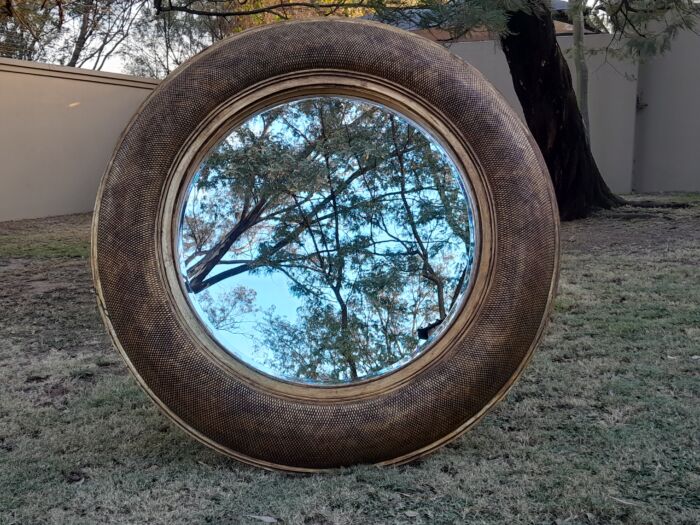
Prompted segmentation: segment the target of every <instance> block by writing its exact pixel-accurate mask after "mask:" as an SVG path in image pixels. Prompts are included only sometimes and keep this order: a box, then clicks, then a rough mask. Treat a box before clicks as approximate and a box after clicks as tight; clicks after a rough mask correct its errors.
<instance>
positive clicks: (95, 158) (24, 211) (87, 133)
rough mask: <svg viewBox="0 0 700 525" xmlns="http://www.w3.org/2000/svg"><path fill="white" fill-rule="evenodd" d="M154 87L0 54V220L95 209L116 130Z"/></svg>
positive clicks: (152, 83) (149, 83)
mask: <svg viewBox="0 0 700 525" xmlns="http://www.w3.org/2000/svg"><path fill="white" fill-rule="evenodd" d="M156 85H157V81H155V80H148V79H141V78H135V77H130V76H127V75H116V74H107V73H99V72H94V71H89V70H83V69H75V68H68V67H60V66H48V65H44V64H37V63H33V62H24V61H19V60H9V59H2V58H0V159H2V162H1V163H0V221H2V220H10V219H25V218H33V217H46V216H51V215H63V214H68V213H78V212H85V211H90V210H92V208H93V206H94V202H95V195H96V194H97V186H98V184H99V180H100V177H101V176H102V173H103V172H104V170H105V166H106V164H107V161H108V160H109V157H110V155H111V153H112V150H113V149H114V145H115V143H116V141H117V139H118V138H119V135H120V134H121V132H122V130H123V129H124V126H126V124H127V122H128V121H129V119H130V118H131V115H132V114H133V113H134V111H136V108H137V107H138V106H139V104H141V102H142V101H143V100H144V99H145V98H146V96H147V95H148V94H149V93H150V92H151V91H152V90H153V88H154V87H155V86H156Z"/></svg>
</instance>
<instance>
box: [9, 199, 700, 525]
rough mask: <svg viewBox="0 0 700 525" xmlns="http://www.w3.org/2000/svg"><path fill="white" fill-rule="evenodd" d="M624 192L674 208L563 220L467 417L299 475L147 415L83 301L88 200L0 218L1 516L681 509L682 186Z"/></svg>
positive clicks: (694, 399) (686, 242)
mask: <svg viewBox="0 0 700 525" xmlns="http://www.w3.org/2000/svg"><path fill="white" fill-rule="evenodd" d="M635 198H637V197H631V199H635ZM639 198H642V197H639ZM643 198H645V199H646V198H650V199H652V200H656V201H658V202H665V201H668V200H674V201H685V202H687V203H688V204H689V206H688V207H686V208H678V209H667V208H664V209H660V208H659V209H654V208H647V207H645V208H635V207H625V208H621V209H618V210H614V211H610V212H603V213H600V214H598V215H596V216H595V217H593V218H591V219H587V220H583V221H579V222H574V223H566V224H564V225H563V226H562V248H563V253H562V274H561V281H560V291H559V295H558V299H557V302H556V307H555V311H554V314H553V319H552V322H551V324H550V326H549V329H548V330H547V334H546V336H545V338H544V341H543V344H542V345H541V346H540V348H539V350H538V351H537V352H536V354H535V356H534V359H533V361H532V363H531V364H530V366H529V367H528V369H527V370H526V371H525V373H524V375H523V377H522V379H521V380H520V381H519V382H518V384H517V385H516V386H515V388H514V389H513V391H512V392H511V394H510V395H509V396H508V397H507V399H506V400H505V402H504V403H502V404H500V405H499V406H498V407H496V409H495V410H494V411H493V412H492V413H490V414H489V415H488V416H487V417H486V418H485V419H484V420H483V421H482V422H481V423H480V424H479V425H478V426H476V427H475V428H474V429H473V430H472V431H470V432H469V433H467V434H466V435H464V436H463V437H461V438H460V439H458V440H457V441H455V442H454V443H452V444H451V445H449V446H448V447H446V448H444V449H442V450H441V451H439V452H437V453H436V454H433V455H431V456H429V457H427V458H425V459H424V460H422V461H420V462H417V463H414V464H411V465H407V466H402V467H394V468H376V467H368V466H363V467H356V468H351V469H345V470H341V471H338V472H333V473H329V474H321V475H308V476H296V475H288V474H281V473H274V472H266V471H262V470H258V469H255V468H251V467H247V466H245V465H242V464H239V463H237V462H235V461H233V460H229V459H227V458H224V457H221V456H218V455H217V454H215V453H214V452H212V451H210V450H208V449H206V448H205V447H204V446H202V445H200V444H198V443H196V442H194V441H192V440H191V439H189V438H188V437H187V436H185V435H184V434H183V433H182V432H181V431H180V430H179V429H177V428H176V427H174V426H173V425H172V424H171V423H169V421H168V420H167V419H166V418H165V416H163V415H161V414H160V413H159V412H158V410H157V409H156V408H155V407H154V406H153V404H152V403H151V402H150V400H149V399H148V398H147V396H146V395H145V394H144V393H143V392H142V391H141V390H140V389H139V388H138V387H137V385H136V383H135V381H134V380H133V379H132V378H131V377H130V376H129V375H128V373H127V371H126V366H125V365H124V364H123V363H122V361H121V360H120V358H119V356H118V355H117V353H116V351H114V350H113V349H112V348H111V345H110V343H109V341H108V338H107V336H106V334H105V332H104V328H103V326H102V323H101V321H100V319H99V316H98V314H97V311H96V307H95V299H94V295H93V292H92V287H91V279H90V271H89V261H88V259H87V257H88V251H89V241H88V239H89V223H90V217H89V216H88V215H78V216H67V217H58V218H52V219H43V220H36V221H21V222H9V223H0V276H2V281H3V283H4V286H3V287H2V290H0V312H2V315H0V365H1V366H0V384H1V385H2V395H1V396H0V523H3V524H4V523H8V524H13V523H18V524H19V523H22V524H24V523H74V524H82V523H84V524H90V523H104V522H109V523H143V522H148V523H168V524H175V523H217V524H221V523H224V524H225V523H236V524H237V523H251V524H255V523H263V522H275V521H273V520H276V521H277V522H279V523H337V524H345V523H347V524H350V523H472V522H473V523H493V524H500V523H558V524H559V523H577V524H587V523H601V524H602V523H605V524H608V523H659V524H670V523H674V524H675V523H687V524H690V523H697V519H698V513H699V509H700V500H699V499H698V493H700V490H699V489H700V486H699V484H698V476H697V472H698V468H699V466H700V461H699V457H698V450H700V442H699V441H700V408H699V403H698V398H700V386H699V382H698V370H699V367H700V357H699V356H700V314H699V313H698V306H697V305H698V304H700V280H699V279H698V270H697V261H698V260H699V259H700V196H698V195H673V196H668V197H665V196H661V197H660V196H644V197H643Z"/></svg>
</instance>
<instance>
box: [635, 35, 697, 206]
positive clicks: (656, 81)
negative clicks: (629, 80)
mask: <svg viewBox="0 0 700 525" xmlns="http://www.w3.org/2000/svg"><path fill="white" fill-rule="evenodd" d="M698 86H700V36H698V35H696V34H694V33H691V32H686V33H683V34H681V35H679V36H678V38H677V39H676V40H675V41H674V42H673V44H672V47H671V51H670V52H669V53H667V54H665V55H662V56H660V57H657V58H655V59H653V60H651V61H649V62H648V63H646V64H643V65H642V66H640V69H639V112H638V114H637V137H636V144H635V157H636V158H635V172H634V184H633V188H634V190H635V191H640V192H642V191H700V96H699V95H700V87H698Z"/></svg>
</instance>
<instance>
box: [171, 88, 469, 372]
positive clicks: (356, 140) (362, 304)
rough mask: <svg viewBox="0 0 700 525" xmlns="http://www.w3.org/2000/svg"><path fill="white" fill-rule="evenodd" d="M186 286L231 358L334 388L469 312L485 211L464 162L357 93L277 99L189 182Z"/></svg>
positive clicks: (414, 347)
mask: <svg viewBox="0 0 700 525" xmlns="http://www.w3.org/2000/svg"><path fill="white" fill-rule="evenodd" d="M184 191H185V195H184V198H183V199H182V208H181V212H180V222H179V227H178V229H177V231H178V242H177V261H176V264H177V265H178V268H179V272H180V276H181V279H182V284H183V289H184V291H185V293H186V296H187V298H188V300H189V303H190V305H191V307H192V308H193V310H194V311H195V312H196V314H197V316H198V318H199V320H200V321H201V323H202V324H203V325H204V326H205V328H206V330H207V331H208V332H209V334H210V335H211V336H213V338H214V339H215V340H216V341H217V342H218V343H219V345H220V346H221V347H223V348H224V349H225V350H226V351H227V352H228V353H230V354H231V355H233V356H235V357H236V358H238V359H239V360H241V361H243V362H244V363H246V364H248V365H249V366H251V367H253V368H255V369H257V370H259V371H262V372H265V373H267V374H269V375H271V376H273V377H276V378H280V379H286V380H289V381H297V382H304V383H311V384H322V385H335V384H342V383H346V382H352V381H358V380H362V379H366V378H370V377H376V376H378V375H382V374H386V373H388V372H390V371H392V370H395V369H396V368H398V367H400V366H401V365H402V364H405V363H407V362H409V361H410V360H411V359H413V358H414V357H415V356H417V355H418V354H419V353H420V352H421V351H422V350H424V349H425V348H426V347H427V346H429V345H430V343H431V342H432V341H433V340H434V339H436V338H437V337H438V336H439V334H440V333H441V332H442V331H443V330H444V329H445V328H446V327H447V326H448V324H449V322H450V321H451V318H452V314H453V313H454V312H455V310H457V309H458V307H459V306H460V305H461V303H462V300H463V297H464V296H465V294H466V291H467V290H468V289H469V282H470V278H471V274H472V269H473V268H472V266H473V265H472V263H473V260H474V253H475V228H474V219H473V217H474V213H473V210H472V202H471V199H470V197H469V192H468V191H467V190H466V188H465V182H464V179H463V177H462V176H461V175H460V173H459V171H458V170H457V168H456V166H455V163H454V162H453V161H452V159H451V158H450V156H449V155H448V154H447V152H446V151H445V149H444V148H443V147H442V146H441V145H440V144H439V143H438V141H437V140H436V139H435V137H434V136H432V135H431V134H429V133H428V132H426V131H425V130H424V129H421V128H420V127H419V126H417V125H416V124H415V123H413V122H411V121H410V120H409V119H407V118H406V117H404V116H402V115H400V114H398V113H396V112H395V111H392V110H389V109H388V108H386V107H384V106H381V105H379V104H376V103H373V102H370V101H367V100H361V99H356V98H348V97H340V96H317V97H307V98H302V99H297V100H293V101H291V102H286V103H283V104H280V105H277V106H274V107H272V108H268V109H266V110H264V111H262V112H259V113H257V114H256V115H254V116H252V117H251V118H248V119H247V120H245V121H244V122H243V123H241V124H240V125H238V126H236V127H235V128H233V129H231V130H230V131H229V132H228V134H227V135H226V136H225V137H224V138H223V139H222V140H221V141H220V142H219V143H218V144H217V145H216V146H215V147H214V148H213V149H212V150H211V151H210V152H209V154H208V155H207V156H206V157H205V159H204V160H203V161H202V162H201V164H200V165H199V167H198V169H197V170H196V173H195V174H194V175H193V177H192V178H191V179H190V181H189V183H188V184H187V185H186V186H185V189H184Z"/></svg>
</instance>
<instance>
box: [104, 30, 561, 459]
mask: <svg viewBox="0 0 700 525" xmlns="http://www.w3.org/2000/svg"><path fill="white" fill-rule="evenodd" d="M252 52H257V53H259V55H257V56H251V55H250V53H252ZM389 55H391V56H389ZM384 60H386V62H385V61H384ZM324 94H325V95H341V96H354V97H359V98H363V99H367V100H370V101H373V102H377V103H380V104H383V105H385V106H387V107H388V108H390V109H392V110H394V111H396V112H398V113H400V114H403V115H405V116H407V117H408V118H409V119H411V120H413V121H415V122H416V123H418V124H419V125H420V126H422V127H425V128H426V129H427V130H429V131H430V132H431V134H433V135H434V136H435V137H437V138H438V139H439V141H440V142H441V145H442V146H443V147H444V148H445V149H446V150H447V151H448V152H449V154H450V155H451V157H452V158H453V160H454V161H455V163H456V164H457V167H458V168H459V170H460V172H461V173H462V174H463V175H464V176H465V178H466V179H467V182H468V185H467V186H468V187H469V188H470V190H471V192H472V195H471V197H472V199H473V201H474V204H475V208H476V212H477V221H476V224H477V227H478V239H479V242H478V246H477V261H476V271H475V273H474V275H473V277H472V281H473V282H472V284H471V290H470V293H469V295H468V297H467V299H466V300H465V301H463V303H462V305H461V310H460V311H459V313H458V314H457V315H455V318H454V321H453V322H452V324H451V325H450V326H449V327H448V328H447V329H446V330H445V331H444V332H443V333H442V334H441V337H440V338H439V339H438V340H437V341H435V343H434V344H432V345H431V346H430V347H429V348H428V349H427V350H426V351H424V352H423V353H422V354H421V355H419V356H418V357H417V358H416V359H414V360H413V361H410V362H409V363H407V364H406V365H404V366H402V367H400V368H398V369H396V370H394V371H392V372H391V373H388V374H386V375H384V376H380V377H376V378H370V379H367V380H364V381H360V382H357V383H351V384H347V385H340V386H332V387H326V386H323V387H319V386H306V385H301V384H298V383H291V382H287V381H282V380H279V379H275V378H272V377H270V376H267V375H265V374H262V373H260V372H258V371H256V370H254V369H252V368H250V367H249V366H247V365H245V364H244V363H242V362H240V361H238V360H237V359H235V358H233V357H232V356H231V355H230V354H228V353H226V352H225V351H224V350H223V349H221V348H220V347H219V345H218V344H217V343H216V342H215V341H214V340H213V339H212V338H211V336H210V335H209V334H208V332H207V331H206V330H205V329H204V328H203V327H202V325H201V323H200V322H199V320H198V319H197V318H196V315H195V314H194V312H193V311H192V309H191V308H190V307H189V305H188V303H187V300H186V298H185V296H184V293H183V291H182V288H181V283H180V280H179V277H178V275H177V271H176V266H175V263H174V253H175V252H174V247H175V246H176V241H175V239H176V238H175V236H176V235H177V229H178V228H177V224H178V212H179V209H180V207H181V200H182V198H183V195H184V193H185V191H184V190H183V188H186V185H187V183H188V181H189V180H190V178H191V176H192V174H193V173H194V170H195V169H196V166H198V164H199V162H200V161H201V159H202V158H203V157H204V155H205V154H206V153H207V152H208V151H209V150H210V149H211V148H212V147H213V145H214V144H216V143H217V142H218V140H219V139H220V138H221V137H222V136H223V135H224V134H225V133H226V132H227V131H228V130H230V129H231V128H232V127H233V126H235V125H237V124H238V123H240V122H242V121H243V120H245V119H246V118H248V117H249V116H250V115H252V114H254V113H256V112H257V111H259V110H261V109H263V108H265V107H269V106H271V105H275V104H278V103H282V102H285V101H288V100H293V99H297V98H300V97H303V96H312V95H324ZM192 95H194V97H192V98H189V97H191V96H192ZM92 264H93V275H94V279H95V288H96V291H97V295H98V304H99V307H100V311H101V313H102V316H103V319H104V321H105V324H106V326H107V328H108V330H109V332H110V335H111V336H112V339H113V341H114V343H115V345H116V346H117V348H118V349H119V350H120V352H121V353H122V355H123V357H124V358H125V360H126V362H127V364H128V365H129V368H130V369H131V371H132V373H133V374H134V375H135V376H136V378H137V379H138V381H139V384H140V385H141V386H142V387H143V388H144V389H145V390H146V392H147V393H148V394H149V395H150V396H151V397H152V398H153V400H154V401H155V402H156V404H157V405H158V406H159V407H160V408H161V409H162V410H163V411H164V412H165V413H166V414H167V415H168V416H169V417H171V418H172V419H173V420H174V421H175V422H176V423H178V424H179V425H180V426H181V427H182V428H183V429H185V430H186V431H187V432H188V433H190V434H191V435H193V436H194V437H195V438H197V439H199V440H200V441H202V442H203V443H205V444H207V445H209V446H211V447H213V448H215V449H217V450H219V451H220V452H223V453H225V454H228V455H230V456H233V457H235V458H237V459H239V460H242V461H245V462H247V463H251V464H255V465H258V466H262V467H265V468H278V469H285V470H293V471H315V470H319V469H326V468H332V467H337V466H342V465H349V464H353V463H358V462H372V463H382V464H391V463H403V462H406V461H410V460H412V459H414V458H416V457H419V456H421V455H424V454H426V453H428V452H430V451H432V450H434V449H435V448H437V447H439V446H441V445H443V444H445V443H446V442H448V441H450V440H451V439H454V438H455V437H457V436H458V435H460V434H461V433H462V432H464V431H465V430H466V429H467V428H469V427H470V426H471V425H473V424H474V423H476V422H477V421H478V420H479V419H480V418H481V417H482V416H483V415H484V414H485V413H486V412H487V411H488V410H489V409H490V408H491V407H492V406H493V405H494V404H495V403H497V402H498V401H499V400H500V399H501V398H502V397H503V396H504V395H505V393H506V392H507V391H508V389H509V388H510V387H511V386H512V385H513V383H514V381H515V380H516V379H517V377H518V376H519V375H520V373H521V372H522V370H523V368H524V366H525V364H526V363H527V361H528V360H529V359H530V357H531V355H532V351H533V349H534V347H535V345H536V343H537V341H538V340H539V338H540V336H541V334H542V331H543V328H544V324H545V320H546V318H547V316H548V313H549V309H550V308H551V303H552V298H553V295H554V290H555V287H556V277H557V273H558V220H557V209H556V202H555V200H554V194H553V191H552V187H551V183H550V181H549V178H548V174H547V171H546V168H545V167H544V163H543V161H542V158H541V156H540V155H539V152H538V151H537V148H536V146H535V145H534V142H533V141H532V139H531V137H530V136H529V134H528V132H527V131H526V130H525V128H524V127H523V125H522V124H521V123H520V121H519V120H518V118H517V117H516V116H515V115H514V114H513V112H512V110H510V108H508V106H507V104H506V103H505V102H504V101H503V100H502V98H501V97H500V95H499V94H498V93H497V92H496V91H495V90H494V89H493V88H492V87H491V86H490V85H489V84H488V83H487V82H485V81H484V80H483V78H482V77H481V76H480V75H479V74H478V72H476V71H475V70H474V69H473V68H471V67H469V66H467V65H465V64H463V63H462V62H460V61H459V60H458V59H456V58H455V57H453V56H452V55H450V54H449V53H447V52H446V51H445V50H444V49H442V48H441V47H440V46H437V45H435V44H433V43H430V42H428V41H425V40H423V39H421V38H419V37H416V36H413V35H410V34H408V33H405V32H402V31H398V30H394V29H387V28H385V27H384V26H379V25H378V24H372V23H367V22H357V21H341V20H325V21H304V22H295V23H289V24H279V25H275V26H271V27H270V26H268V27H264V28H260V29H256V30H252V31H247V32H244V33H241V34H240V35H237V36H235V37H233V38H231V39H228V40H226V41H224V42H221V43H219V44H217V45H215V46H212V48H210V49H208V50H207V51H205V52H203V53H202V54H200V55H198V56H197V57H195V59H193V60H191V61H190V62H188V63H187V64H185V65H183V66H182V67H181V68H180V69H179V70H178V71H177V72H176V73H174V74H173V75H172V76H171V77H169V78H168V79H167V80H166V81H164V82H163V84H162V85H161V86H159V88H158V89H157V90H156V91H155V92H154V93H153V95H152V96H151V97H150V98H149V99H148V100H147V101H146V102H145V103H144V105H143V106H142V107H141V109H140V110H139V112H138V113H137V114H136V116H135V117H134V119H133V120H132V122H131V124H130V126H129V127H128V128H127V130H126V131H125V133H124V135H123V137H122V139H121V140H120V143H119V145H118V146H117V149H116V150H115V153H114V157H113V159H112V161H111V162H110V165H109V167H108V169H107V172H106V174H105V177H104V178H103V181H102V184H101V187H100V190H99V194H98V199H97V203H96V208H95V218H94V222H93V248H92Z"/></svg>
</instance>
